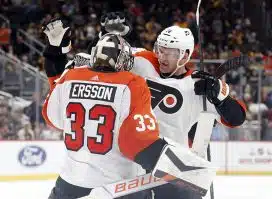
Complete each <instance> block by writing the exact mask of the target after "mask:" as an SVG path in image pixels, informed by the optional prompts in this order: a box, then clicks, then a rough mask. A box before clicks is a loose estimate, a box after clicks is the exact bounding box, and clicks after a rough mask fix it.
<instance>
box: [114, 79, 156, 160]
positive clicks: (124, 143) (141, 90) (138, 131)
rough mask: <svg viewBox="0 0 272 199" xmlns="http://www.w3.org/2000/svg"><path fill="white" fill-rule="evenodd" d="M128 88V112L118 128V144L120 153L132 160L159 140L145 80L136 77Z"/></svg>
mask: <svg viewBox="0 0 272 199" xmlns="http://www.w3.org/2000/svg"><path fill="white" fill-rule="evenodd" d="M128 88H129V90H130V92H131V104H130V112H129V115H128V117H127V118H126V119H125V120H124V121H123V123H122V125H121V127H120V132H119V138H118V142H119V148H120V151H121V152H122V153H123V154H124V155H125V156H126V157H128V158H129V159H131V160H134V158H135V156H136V155H137V154H138V153H139V152H141V151H143V150H144V149H145V148H147V147H149V146H150V145H151V144H153V143H154V142H155V141H157V140H158V139H160V138H159V137H158V136H159V131H158V124H157V122H156V118H155V117H154V115H153V113H152V109H151V95H150V91H149V89H148V87H147V85H146V82H145V80H144V79H143V78H141V77H138V76H137V77H136V78H135V79H134V80H133V81H131V82H130V84H129V85H128Z"/></svg>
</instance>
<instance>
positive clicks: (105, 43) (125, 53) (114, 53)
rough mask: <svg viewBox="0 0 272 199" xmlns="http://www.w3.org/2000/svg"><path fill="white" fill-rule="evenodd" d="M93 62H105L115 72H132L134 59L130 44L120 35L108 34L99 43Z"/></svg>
mask: <svg viewBox="0 0 272 199" xmlns="http://www.w3.org/2000/svg"><path fill="white" fill-rule="evenodd" d="M92 56H93V62H92V63H95V61H96V60H97V59H101V60H104V61H106V62H107V63H108V65H109V66H110V67H112V68H113V69H114V70H115V71H130V70H131V69H132V67H133V64H134V57H133V56H132V50H131V46H130V45H129V43H128V42H127V41H126V40H125V39H123V38H122V37H121V36H120V35H118V34H112V33H108V34H105V35H103V36H102V37H101V38H100V39H99V41H98V42H97V44H96V46H95V49H94V52H93V55H92Z"/></svg>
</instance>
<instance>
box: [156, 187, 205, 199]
mask: <svg viewBox="0 0 272 199" xmlns="http://www.w3.org/2000/svg"><path fill="white" fill-rule="evenodd" d="M153 191H154V194H155V198H154V199H202V197H201V196H200V195H199V194H196V193H195V192H193V191H190V190H188V189H181V188H177V187H176V186H174V185H171V184H165V185H161V186H158V187H154V188H153Z"/></svg>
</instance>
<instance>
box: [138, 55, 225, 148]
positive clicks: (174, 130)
mask: <svg viewBox="0 0 272 199" xmlns="http://www.w3.org/2000/svg"><path fill="white" fill-rule="evenodd" d="M134 64H135V66H134V68H133V72H134V73H136V74H139V75H141V76H142V77H144V78H146V81H147V84H148V87H149V89H150V91H151V96H152V100H151V101H152V108H153V110H154V113H155V115H156V118H157V121H158V123H159V131H160V134H161V135H162V136H166V137H169V138H171V139H173V140H175V141H177V142H179V143H180V144H184V145H186V146H188V132H189V130H190V128H191V127H192V126H193V125H194V124H195V123H196V122H197V119H198V116H199V113H200V112H201V111H203V102H202V96H197V95H195V93H194V80H193V79H192V78H191V76H190V73H191V72H192V71H188V72H187V74H186V76H185V77H184V78H182V79H175V78H167V79H162V78H161V77H160V76H159V68H158V67H159V63H158V60H157V58H156V57H155V56H154V53H152V52H150V51H143V52H139V53H136V54H135V61H134ZM207 110H208V111H209V112H214V113H216V114H217V115H218V118H217V120H218V121H219V122H220V116H219V114H218V113H217V111H216V110H215V107H214V105H213V104H211V103H210V102H209V101H207Z"/></svg>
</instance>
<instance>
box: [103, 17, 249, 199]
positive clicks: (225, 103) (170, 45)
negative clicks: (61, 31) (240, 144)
mask: <svg viewBox="0 0 272 199" xmlns="http://www.w3.org/2000/svg"><path fill="white" fill-rule="evenodd" d="M107 23H108V24H111V26H112V24H114V23H116V25H117V24H119V25H120V24H122V25H123V26H125V27H127V28H128V27H131V26H128V25H127V23H128V22H127V20H126V19H125V18H123V16H122V17H120V16H118V13H117V14H116V13H108V14H106V15H105V16H103V17H102V21H101V24H102V25H104V26H105V27H106V26H107ZM127 28H126V29H127ZM193 50H194V37H193V35H192V32H191V31H190V29H187V28H180V27H177V26H171V27H168V28H166V29H164V30H163V31H162V32H161V33H160V34H159V35H158V38H157V41H156V44H155V47H154V52H151V51H141V52H138V53H135V55H134V56H135V59H134V67H133V69H132V71H133V72H134V73H136V74H138V75H141V76H142V77H145V78H146V81H147V84H148V86H149V88H150V91H151V95H152V100H151V103H152V108H153V110H154V113H155V115H156V118H157V120H158V123H159V129H160V133H161V134H162V135H163V136H167V137H169V138H171V139H173V140H175V141H177V142H179V143H180V144H183V145H185V146H188V145H189V146H191V144H192V141H193V138H194V133H195V130H196V126H197V119H198V116H199V114H200V112H201V111H202V110H203V102H202V95H206V96H207V99H208V101H207V110H208V111H209V112H214V113H215V114H217V116H218V117H217V121H218V122H220V123H222V124H224V125H226V126H229V127H237V126H239V125H241V124H242V123H243V122H244V120H245V115H246V114H245V106H244V105H243V103H241V102H239V101H237V100H235V99H233V98H232V97H231V96H230V95H229V93H230V91H229V86H228V85H227V84H226V83H225V82H223V81H221V80H220V79H217V78H215V77H214V76H212V75H211V74H209V73H206V72H202V71H194V72H193V71H191V70H189V69H187V68H186V67H185V65H186V63H188V62H189V60H190V57H191V55H192V53H193ZM188 143H189V144H188ZM154 192H155V199H164V198H171V199H199V198H201V197H200V196H199V195H196V194H194V193H192V192H190V191H186V190H180V189H176V188H175V187H174V186H172V185H171V184H167V185H164V186H160V187H157V188H155V189H154Z"/></svg>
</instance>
